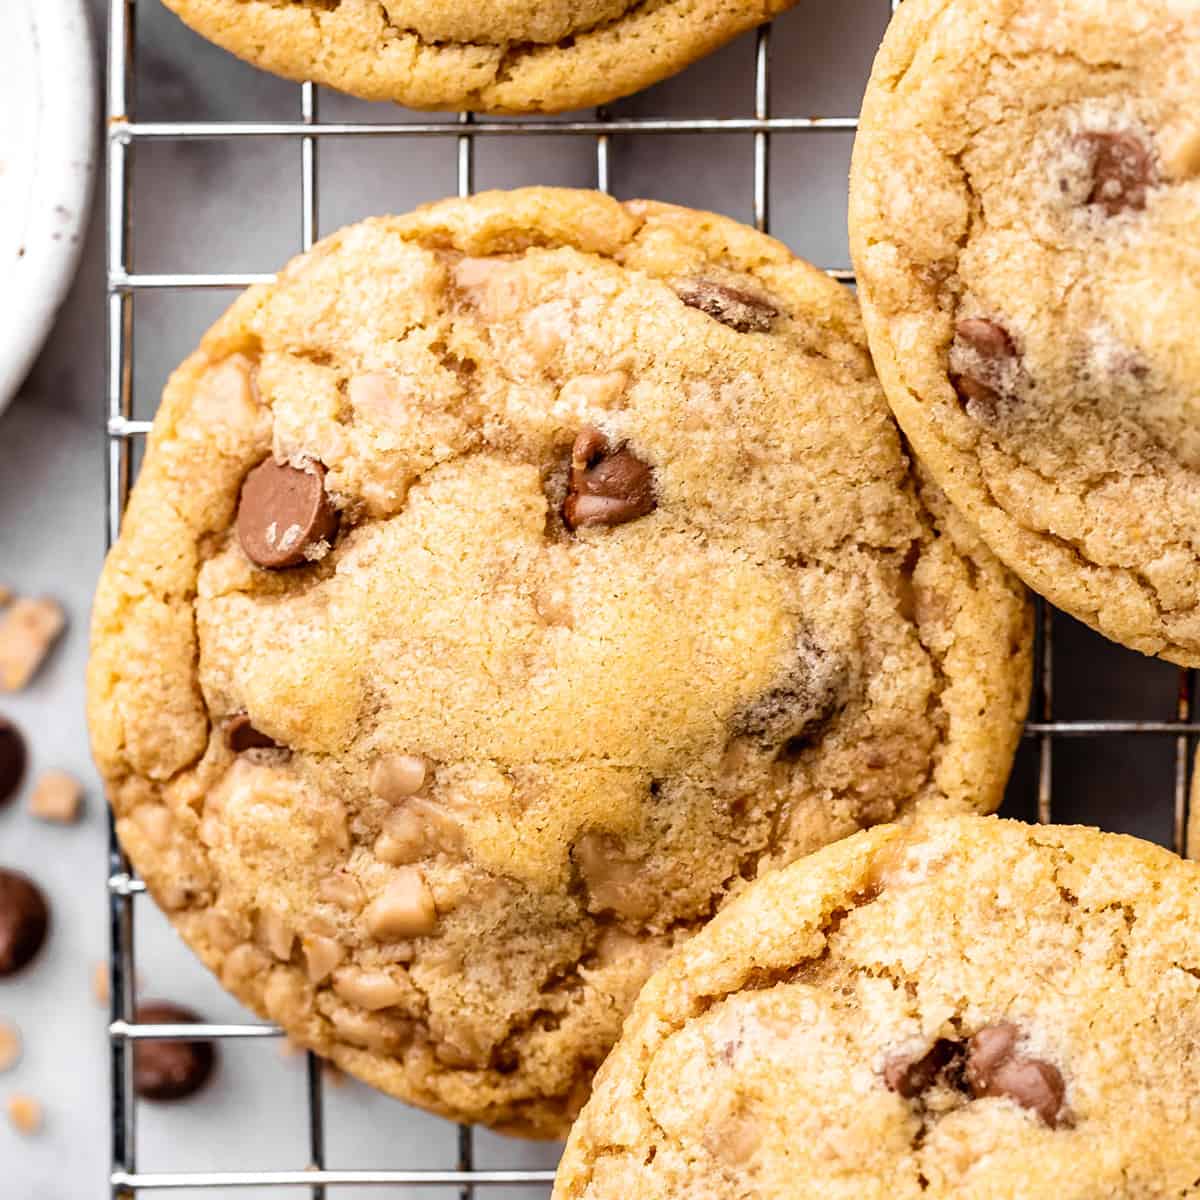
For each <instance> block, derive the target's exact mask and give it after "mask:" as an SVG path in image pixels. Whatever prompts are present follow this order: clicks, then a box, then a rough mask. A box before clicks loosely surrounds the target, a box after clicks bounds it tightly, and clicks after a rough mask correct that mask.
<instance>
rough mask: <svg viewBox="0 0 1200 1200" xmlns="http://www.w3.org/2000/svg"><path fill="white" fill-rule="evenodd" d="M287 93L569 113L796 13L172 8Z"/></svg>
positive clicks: (506, 2) (694, 4) (253, 2)
mask: <svg viewBox="0 0 1200 1200" xmlns="http://www.w3.org/2000/svg"><path fill="white" fill-rule="evenodd" d="M164 2H165V3H166V5H167V7H168V8H170V9H173V10H174V11H175V12H176V13H178V14H179V16H180V17H182V18H183V20H184V21H186V22H187V23H188V24H189V25H190V26H192V28H193V29H195V30H196V31H197V32H198V33H201V34H203V35H204V36H205V37H207V38H209V39H211V40H212V41H214V42H216V43H217V44H218V45H220V46H224V47H225V49H226V50H230V51H232V52H233V53H234V54H236V55H238V56H239V57H240V58H244V59H246V60H247V61H249V62H252V63H254V64H255V65H256V66H260V67H265V68H266V69H267V70H268V71H274V72H275V73H276V74H277V75H283V76H285V77H286V78H288V79H295V80H305V79H311V80H314V81H315V82H317V83H323V84H328V85H329V86H330V87H334V88H338V89H339V90H341V91H344V92H350V93H351V94H352V95H355V96H360V97H362V98H363V99H365V100H394V101H397V102H398V103H400V104H405V105H408V106H409V107H410V108H427V109H474V110H476V111H479V112H493V113H537V112H561V111H563V110H566V109H572V108H586V107H589V106H591V105H595V104H606V103H607V102H608V101H610V100H615V99H617V98H618V97H620V96H627V95H629V94H630V93H631V92H636V91H638V90H639V89H641V88H644V87H648V86H649V85H650V84H652V83H657V82H658V81H659V80H660V79H665V78H666V77H667V76H668V75H673V74H675V73H676V72H677V71H681V70H682V69H683V68H684V67H686V66H687V65H688V64H689V63H691V62H694V61H695V60H696V59H698V58H702V57H703V56H704V55H706V54H709V53H711V52H712V51H713V50H716V49H718V48H719V47H720V46H723V45H724V44H725V43H726V42H728V41H730V40H731V39H732V38H734V37H736V36H737V35H738V34H739V33H743V32H744V31H746V30H747V29H752V28H753V27H754V26H756V25H761V24H762V23H763V22H764V21H769V20H770V19H771V18H772V17H774V16H776V15H777V14H778V13H781V12H783V11H784V10H785V9H787V8H790V7H791V5H792V4H793V3H795V0H335V2H333V3H328V2H319V3H318V2H314V0H282V2H281V0H164Z"/></svg>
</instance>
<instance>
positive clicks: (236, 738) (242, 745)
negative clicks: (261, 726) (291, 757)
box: [225, 713, 279, 754]
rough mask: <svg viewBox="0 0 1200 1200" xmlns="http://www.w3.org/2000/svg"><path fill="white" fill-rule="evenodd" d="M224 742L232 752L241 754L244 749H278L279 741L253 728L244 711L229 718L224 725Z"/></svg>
mask: <svg viewBox="0 0 1200 1200" xmlns="http://www.w3.org/2000/svg"><path fill="white" fill-rule="evenodd" d="M225 744H226V745H227V746H228V747H229V748H230V750H232V751H233V752H234V754H241V753H242V752H243V751H245V750H278V749H279V743H278V742H277V741H275V739H274V738H269V737H267V735H266V734H265V733H262V732H260V731H259V730H257V729H255V728H254V726H253V725H251V724H250V718H249V717H248V716H247V715H246V714H245V713H238V714H237V716H234V717H230V718H229V721H228V723H227V724H226V726H225Z"/></svg>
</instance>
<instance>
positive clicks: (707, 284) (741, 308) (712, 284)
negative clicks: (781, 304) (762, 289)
mask: <svg viewBox="0 0 1200 1200" xmlns="http://www.w3.org/2000/svg"><path fill="white" fill-rule="evenodd" d="M675 294H676V295H677V296H678V297H679V298H680V300H682V301H683V302H684V304H686V305H687V306H688V308H698V309H699V310H700V311H701V312H702V313H704V314H705V315H706V316H709V317H712V319H713V320H714V321H720V322H721V324H722V325H728V326H729V327H730V328H731V329H736V330H737V331H738V333H766V332H767V330H769V329H770V328H771V322H772V321H774V320H775V318H776V317H777V316H779V309H777V308H776V307H775V305H774V304H772V303H771V302H770V300H768V299H767V298H766V297H765V296H759V295H756V294H755V293H754V292H748V291H746V290H745V289H744V288H737V287H730V286H729V284H727V283H717V282H716V281H715V280H712V279H689V280H687V281H686V282H684V283H680V284H678V285H677V286H676V288H675Z"/></svg>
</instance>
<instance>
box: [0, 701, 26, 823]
mask: <svg viewBox="0 0 1200 1200" xmlns="http://www.w3.org/2000/svg"><path fill="white" fill-rule="evenodd" d="M28 758H29V752H28V750H27V749H26V747H25V738H24V736H23V735H22V733H21V731H20V730H19V729H18V728H17V727H16V726H15V725H14V724H13V723H12V722H11V721H9V720H6V719H5V718H4V717H0V805H3V804H7V803H8V802H9V801H10V800H11V799H12V798H13V797H14V796H15V795H16V794H17V789H18V788H19V787H20V786H21V780H22V779H24V778H25V765H26V762H27V761H28Z"/></svg>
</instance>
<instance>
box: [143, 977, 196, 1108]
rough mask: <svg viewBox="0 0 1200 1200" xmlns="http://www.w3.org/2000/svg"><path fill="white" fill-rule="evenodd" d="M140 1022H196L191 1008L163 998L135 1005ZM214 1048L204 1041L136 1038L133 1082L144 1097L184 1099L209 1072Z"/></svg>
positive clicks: (174, 1023) (180, 1023)
mask: <svg viewBox="0 0 1200 1200" xmlns="http://www.w3.org/2000/svg"><path fill="white" fill-rule="evenodd" d="M137 1023H138V1024H139V1025H198V1024H201V1023H202V1022H201V1019H200V1017H198V1016H197V1015H196V1014H195V1013H194V1012H192V1011H191V1010H190V1009H187V1008H183V1007H181V1006H180V1005H178V1004H171V1003H170V1002H168V1001H166V1000H147V1001H145V1002H144V1003H142V1004H139V1005H138V1009H137ZM215 1065H216V1048H215V1047H214V1045H213V1043H212V1042H206V1041H196V1042H187V1041H158V1040H154V1041H150V1040H146V1041H141V1040H139V1041H135V1042H134V1043H133V1086H134V1088H135V1089H136V1090H137V1093H138V1095H139V1096H141V1097H142V1098H143V1099H145V1100H184V1099H186V1098H187V1097H188V1096H191V1095H193V1094H194V1093H196V1092H198V1091H199V1090H200V1089H201V1088H202V1087H203V1086H204V1085H205V1084H206V1083H207V1082H208V1079H209V1077H210V1076H211V1075H212V1072H213V1067H214V1066H215Z"/></svg>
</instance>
